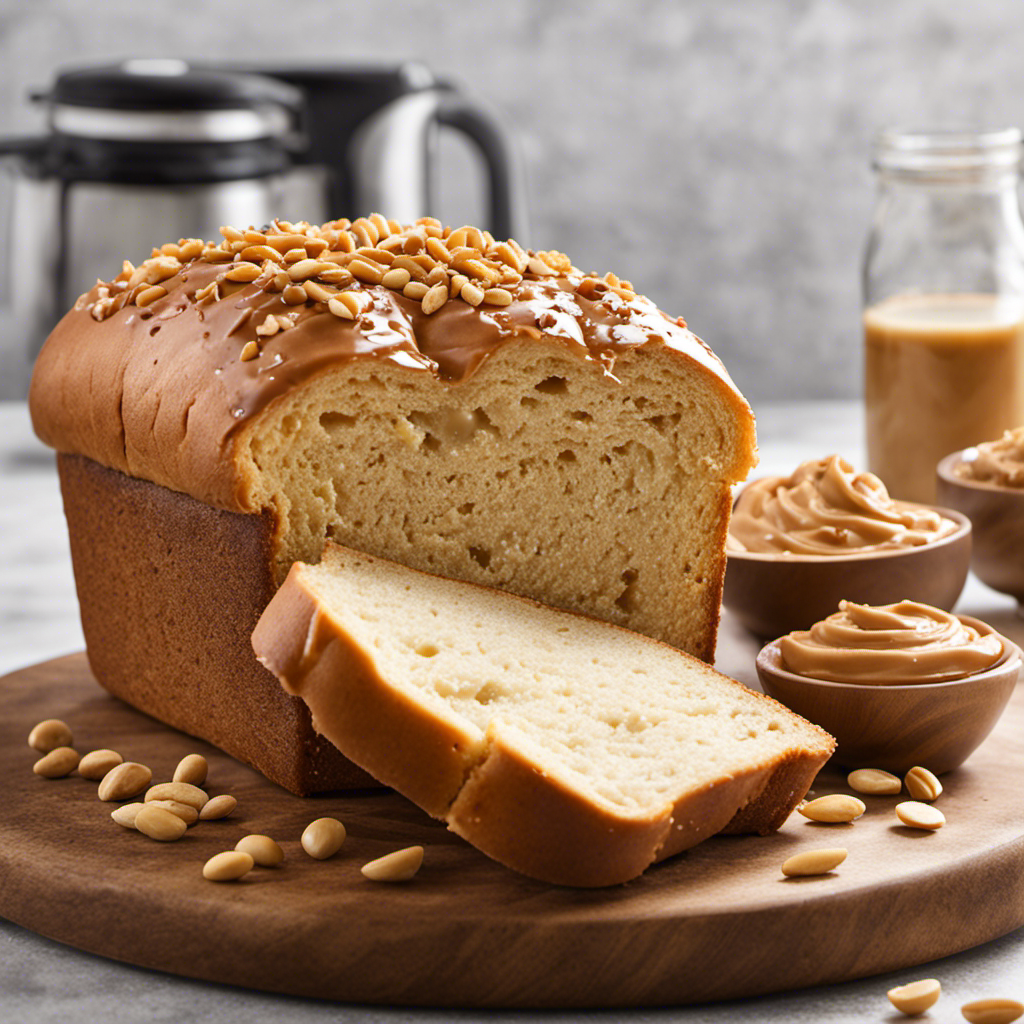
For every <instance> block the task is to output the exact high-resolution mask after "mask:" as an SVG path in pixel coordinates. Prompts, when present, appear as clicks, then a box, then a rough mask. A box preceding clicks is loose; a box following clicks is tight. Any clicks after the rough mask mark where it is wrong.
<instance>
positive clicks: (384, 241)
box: [90, 213, 635, 358]
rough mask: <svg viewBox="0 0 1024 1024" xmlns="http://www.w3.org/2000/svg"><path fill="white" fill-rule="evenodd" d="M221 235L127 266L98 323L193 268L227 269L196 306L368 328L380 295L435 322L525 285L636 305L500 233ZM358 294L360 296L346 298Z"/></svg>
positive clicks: (428, 226)
mask: <svg viewBox="0 0 1024 1024" xmlns="http://www.w3.org/2000/svg"><path fill="white" fill-rule="evenodd" d="M220 233H221V236H222V238H221V240H219V241H216V242H204V241H202V240H201V239H198V238H182V239H179V241H178V242H177V243H175V242H168V243H167V244H165V245H162V246H160V247H159V248H157V249H154V250H153V254H152V256H150V258H149V259H148V260H145V261H144V262H143V263H141V264H140V265H139V266H137V267H136V266H134V265H133V264H131V263H129V262H128V261H127V260H126V261H125V262H124V265H123V267H122V269H121V273H120V274H118V276H117V277H116V278H114V280H113V281H110V282H107V283H104V282H97V289H96V293H95V298H94V299H93V300H92V304H91V307H90V312H91V314H92V316H93V318H94V319H96V320H105V319H106V318H107V317H109V316H111V315H113V314H114V313H116V312H117V311H118V310H120V309H122V308H123V307H124V306H127V305H133V304H134V305H137V306H144V305H148V304H149V303H151V302H153V301H155V300H156V299H157V298H160V297H162V296H163V295H165V294H167V284H166V282H168V280H169V279H170V278H172V277H175V276H176V275H177V274H179V273H180V272H181V271H182V270H183V269H184V268H185V267H186V266H187V265H188V264H190V263H191V262H193V261H198V262H201V263H212V264H219V265H222V266H223V267H224V272H223V273H222V274H221V275H220V276H219V277H218V278H216V279H215V280H213V281H211V282H210V283H209V284H207V285H206V286H205V287H203V288H200V289H199V290H198V291H196V292H195V295H194V301H195V302H220V301H221V300H222V299H225V298H227V297H228V296H230V295H232V294H234V293H235V292H237V291H238V289H239V288H251V289H256V290H263V291H265V292H276V293H280V294H281V298H282V299H283V301H284V302H285V303H287V304H288V305H291V306H304V305H306V306H308V305H311V304H312V305H314V306H316V307H318V311H321V312H330V313H333V314H334V315H335V316H336V317H339V318H340V319H343V320H356V319H358V317H359V315H360V313H361V312H362V311H363V309H365V308H366V307H368V306H370V305H372V303H373V297H372V290H374V289H376V288H378V287H383V288H386V289H389V290H391V291H394V292H398V293H400V294H402V295H404V296H405V297H406V298H409V299H412V300H414V301H417V302H419V303H420V304H421V308H422V310H423V312H424V314H426V315H428V316H429V315H430V314H432V313H434V312H436V311H437V310H439V309H440V308H441V307H442V306H444V305H445V303H447V302H456V301H458V302H465V303H467V304H468V305H471V306H483V307H489V306H490V307H501V306H508V305H510V304H511V303H512V302H514V301H515V294H516V288H517V286H518V285H519V284H521V282H522V281H523V279H524V275H530V277H532V278H533V279H537V278H552V277H559V276H564V277H569V278H570V280H571V281H572V284H573V285H574V287H575V289H576V291H577V292H578V293H579V294H580V295H581V296H583V297H584V298H586V299H591V300H594V301H602V300H605V301H616V300H615V298H614V297H615V296H616V295H617V296H618V297H619V298H620V299H622V300H624V301H626V302H628V301H630V300H631V299H633V298H635V292H634V290H633V286H632V285H631V284H630V282H629V281H623V280H620V279H619V278H618V277H616V276H615V275H614V274H607V275H606V276H605V277H603V278H601V277H598V276H596V275H583V274H581V273H580V271H578V270H577V269H576V268H575V267H574V266H573V265H572V263H571V262H570V260H569V257H568V256H566V255H565V253H562V252H557V251H554V250H549V251H543V252H534V251H529V252H528V251H527V250H525V249H523V247H522V246H521V245H520V244H519V243H518V242H516V241H515V240H514V239H508V240H507V241H500V242H499V241H495V239H494V237H493V236H492V235H491V234H490V232H488V231H481V230H480V229H479V228H475V227H472V226H470V225H464V226H462V227H460V228H456V229H455V230H452V229H451V228H448V227H444V226H443V225H442V224H441V223H440V221H438V220H435V219H434V218H433V217H421V218H420V219H419V220H418V221H416V223H415V224H398V223H397V222H395V221H393V220H387V219H386V218H384V217H383V216H381V214H379V213H373V214H371V215H370V216H369V217H360V218H359V219H358V220H355V221H349V220H347V219H342V220H335V221H329V222H328V223H326V224H322V225H314V224H308V223H306V222H305V221H300V222H298V223H291V222H289V221H283V220H276V221H274V222H273V223H272V224H270V225H268V226H266V227H264V228H262V229H257V228H255V227H249V228H246V229H244V230H242V229H239V228H235V227H231V226H225V227H222V228H221V229H220ZM354 286H355V287H358V289H359V290H358V291H351V290H349V291H346V290H343V289H351V288H353V287H354ZM292 315H293V316H294V314H292ZM280 320H281V321H282V322H281V323H278V321H277V320H274V318H273V317H267V319H266V320H265V321H264V322H263V323H262V324H261V325H260V326H259V327H258V328H257V334H258V335H259V336H260V337H269V336H270V335H272V334H274V333H276V332H277V331H278V330H286V329H287V327H288V326H291V325H292V322H293V321H291V320H289V319H288V317H286V316H284V317H281V318H280ZM275 325H276V326H275ZM247 351H251V350H248V349H247ZM243 358H253V357H252V356H243Z"/></svg>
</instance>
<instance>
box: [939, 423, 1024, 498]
mask: <svg viewBox="0 0 1024 1024" xmlns="http://www.w3.org/2000/svg"><path fill="white" fill-rule="evenodd" d="M953 472H954V473H955V474H956V476H958V477H959V478H960V479H962V480H976V481H979V482H980V483H987V484H993V485H995V486H997V487H1016V488H1020V489H1021V490H1024V426H1021V427H1016V428H1015V429H1014V430H1007V431H1005V432H1004V433H1003V436H1002V437H1001V438H999V439H998V440H996V441H984V442H982V443H981V444H979V445H976V446H975V447H973V448H965V449H964V451H963V453H962V454H961V456H960V459H959V461H958V462H957V463H956V465H955V466H954V468H953Z"/></svg>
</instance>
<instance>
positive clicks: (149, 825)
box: [135, 804, 187, 843]
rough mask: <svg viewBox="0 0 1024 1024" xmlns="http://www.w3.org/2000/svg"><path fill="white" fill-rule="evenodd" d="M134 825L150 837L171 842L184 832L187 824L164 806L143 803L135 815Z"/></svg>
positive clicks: (163, 841) (162, 841)
mask: <svg viewBox="0 0 1024 1024" xmlns="http://www.w3.org/2000/svg"><path fill="white" fill-rule="evenodd" d="M135 827H136V828H137V829H138V830H139V831H140V832H141V833H142V834H143V835H144V836H149V838H150V839H157V840H159V841H160V842H161V843H172V842H174V840H176V839H180V838H181V837H182V836H183V835H184V834H185V829H186V827H187V826H186V825H185V822H183V821H182V820H181V818H179V817H178V816H177V815H176V814H172V813H171V812H170V811H168V810H166V809H165V808H163V807H156V806H154V805H153V804H143V805H142V807H140V808H139V810H138V812H137V813H136V815H135Z"/></svg>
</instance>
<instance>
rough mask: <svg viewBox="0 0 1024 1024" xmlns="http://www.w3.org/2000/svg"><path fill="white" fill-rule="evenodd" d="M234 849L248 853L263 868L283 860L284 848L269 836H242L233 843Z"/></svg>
mask: <svg viewBox="0 0 1024 1024" xmlns="http://www.w3.org/2000/svg"><path fill="white" fill-rule="evenodd" d="M235 849H236V850H240V851H241V852H242V853H247V854H249V856H250V857H252V859H253V861H254V863H256V864H259V865H260V867H263V868H276V867H277V865H278V864H280V863H281V861H283V860H284V850H282V849H281V847H280V846H279V845H278V844H277V843H275V842H274V840H273V839H271V838H270V836H263V835H258V834H255V833H254V834H253V835H250V836H243V837H242V838H241V839H239V840H238V842H237V843H235Z"/></svg>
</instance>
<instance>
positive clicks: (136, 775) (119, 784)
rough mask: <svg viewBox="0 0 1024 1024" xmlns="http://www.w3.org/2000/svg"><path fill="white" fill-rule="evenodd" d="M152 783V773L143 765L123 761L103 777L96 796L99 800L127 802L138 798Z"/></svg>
mask: <svg viewBox="0 0 1024 1024" xmlns="http://www.w3.org/2000/svg"><path fill="white" fill-rule="evenodd" d="M152 781H153V773H152V772H151V771H150V770H149V769H148V768H147V767H146V766H145V765H144V764H139V763H138V762H137V761H125V762H124V763H123V764H119V765H118V766H117V767H116V768H111V769H110V771H109V772H107V774H106V775H104V776H103V778H102V780H101V781H100V784H99V788H98V789H97V791H96V795H97V796H98V797H99V798H100V799H101V800H127V799H128V798H129V797H133V796H138V795H139V793H141V792H142V791H143V790H144V789H145V788H146V787H147V786H148V785H149V784H150V782H152Z"/></svg>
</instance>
